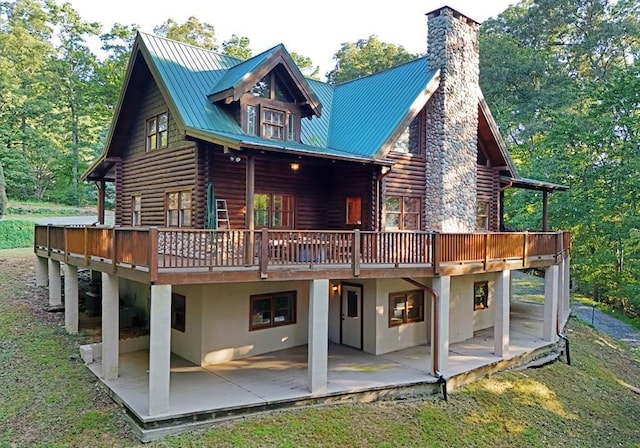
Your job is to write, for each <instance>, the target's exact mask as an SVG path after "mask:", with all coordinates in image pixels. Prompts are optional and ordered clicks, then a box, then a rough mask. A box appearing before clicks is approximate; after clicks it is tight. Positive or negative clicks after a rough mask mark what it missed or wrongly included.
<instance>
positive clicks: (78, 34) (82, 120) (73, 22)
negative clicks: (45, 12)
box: [51, 3, 104, 205]
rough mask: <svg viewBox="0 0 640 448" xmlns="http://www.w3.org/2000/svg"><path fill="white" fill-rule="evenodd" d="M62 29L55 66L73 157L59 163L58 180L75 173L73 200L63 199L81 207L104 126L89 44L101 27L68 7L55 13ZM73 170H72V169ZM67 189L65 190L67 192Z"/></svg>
mask: <svg viewBox="0 0 640 448" xmlns="http://www.w3.org/2000/svg"><path fill="white" fill-rule="evenodd" d="M55 20H56V25H57V28H58V33H57V39H58V40H59V42H60V43H59V45H58V46H57V54H56V58H55V59H54V60H53V61H52V62H51V64H52V70H53V72H54V73H55V74H56V75H57V77H58V80H59V81H58V83H57V84H58V91H59V94H60V96H59V106H58V107H59V108H60V112H62V114H64V116H65V118H66V119H64V121H63V123H62V126H61V129H59V130H57V131H58V132H61V133H62V134H61V135H59V136H58V137H59V138H60V137H61V138H62V139H63V140H62V141H61V143H62V145H63V146H64V147H65V148H69V150H70V151H69V153H67V154H64V155H63V157H62V158H60V159H58V166H57V167H58V172H57V179H58V180H59V181H62V180H63V179H65V178H68V174H67V173H69V172H70V173H71V176H70V179H69V181H70V184H71V192H70V193H71V197H69V198H67V197H64V196H62V197H60V199H62V200H65V201H69V202H71V203H72V204H74V205H80V202H81V192H80V182H79V181H80V173H81V170H82V169H84V168H85V167H86V166H87V165H88V155H89V154H90V149H91V146H92V144H93V143H94V142H95V140H96V134H97V132H98V131H99V129H100V127H101V126H104V123H103V122H102V120H100V116H99V114H97V113H96V112H99V108H98V106H97V105H98V104H100V101H101V98H100V96H99V89H97V88H96V87H97V86H96V85H95V80H96V68H97V59H96V56H95V55H94V54H93V53H92V52H91V50H90V49H89V47H88V46H87V44H86V40H87V39H88V38H89V37H93V36H98V35H99V33H100V27H101V26H100V24H99V23H90V22H85V21H83V20H82V18H81V17H80V16H79V14H78V13H77V12H76V11H75V10H74V9H73V8H72V7H71V5H70V4H69V3H65V4H64V5H62V7H61V8H58V9H56V10H55ZM69 168H70V169H69ZM65 190H66V188H64V187H63V188H62V191H63V192H64V191H65Z"/></svg>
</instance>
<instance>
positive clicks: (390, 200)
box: [385, 196, 420, 230]
mask: <svg viewBox="0 0 640 448" xmlns="http://www.w3.org/2000/svg"><path fill="white" fill-rule="evenodd" d="M385 208H386V217H385V228H386V229H387V230H420V198H418V197H406V196H389V197H387V199H386V200H385Z"/></svg>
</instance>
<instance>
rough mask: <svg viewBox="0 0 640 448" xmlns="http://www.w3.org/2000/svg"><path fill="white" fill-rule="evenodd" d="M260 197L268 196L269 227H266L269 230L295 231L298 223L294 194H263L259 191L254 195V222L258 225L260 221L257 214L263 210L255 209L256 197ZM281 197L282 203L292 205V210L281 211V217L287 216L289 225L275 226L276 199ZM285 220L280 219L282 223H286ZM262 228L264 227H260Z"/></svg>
mask: <svg viewBox="0 0 640 448" xmlns="http://www.w3.org/2000/svg"><path fill="white" fill-rule="evenodd" d="M258 195H265V196H267V210H266V213H267V225H266V227H267V228H268V229H286V230H290V229H295V222H296V197H295V196H294V195H292V194H288V193H273V192H262V191H257V192H255V193H254V211H253V213H254V218H253V219H254V222H255V223H258V219H257V216H256V214H257V213H258V212H259V211H262V209H258V208H257V207H255V197H256V196H258ZM276 196H278V197H281V198H282V199H283V200H282V203H283V204H285V203H290V204H291V208H290V209H286V210H285V209H282V210H280V211H279V213H280V215H281V217H283V216H285V215H286V216H287V217H288V221H290V222H289V225H278V226H276V225H274V219H273V218H274V206H273V204H274V202H275V201H274V197H276ZM284 221H285V220H284V219H280V222H281V223H282V222H284ZM260 228H262V226H260Z"/></svg>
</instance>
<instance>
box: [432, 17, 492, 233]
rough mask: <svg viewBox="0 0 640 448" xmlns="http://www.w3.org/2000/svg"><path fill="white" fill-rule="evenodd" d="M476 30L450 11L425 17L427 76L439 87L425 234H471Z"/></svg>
mask: <svg viewBox="0 0 640 448" xmlns="http://www.w3.org/2000/svg"><path fill="white" fill-rule="evenodd" d="M479 27H480V24H479V23H477V22H475V21H473V20H471V19H469V18H467V17H465V16H464V15H462V14H460V13H459V12H457V11H455V10H454V9H451V8H450V7H447V6H445V7H442V8H440V9H437V10H435V11H433V12H430V13H428V14H427V57H428V63H429V69H430V70H437V69H440V76H441V79H440V87H439V88H438V90H437V91H436V92H435V93H434V94H433V96H432V97H431V100H430V101H429V103H428V104H427V111H426V112H427V125H426V126H427V129H426V144H427V167H426V179H427V180H426V184H427V185H426V186H427V193H426V204H425V205H426V206H425V224H426V228H427V230H434V231H440V232H473V231H475V230H476V179H477V140H478V97H479V90H480V88H479V84H478V75H479V62H480V60H479V54H478V53H479V52H478V30H479Z"/></svg>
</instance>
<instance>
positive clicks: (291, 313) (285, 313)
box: [249, 291, 296, 330]
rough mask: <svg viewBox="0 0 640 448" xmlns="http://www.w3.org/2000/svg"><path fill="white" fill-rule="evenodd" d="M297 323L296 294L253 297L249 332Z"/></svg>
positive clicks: (283, 293) (292, 292)
mask: <svg viewBox="0 0 640 448" xmlns="http://www.w3.org/2000/svg"><path fill="white" fill-rule="evenodd" d="M295 323H296V292H295V291H287V292H276V293H272V294H262V295H259V296H251V320H250V322H249V330H260V329H262V328H271V327H279V326H281V325H291V324H295Z"/></svg>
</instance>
